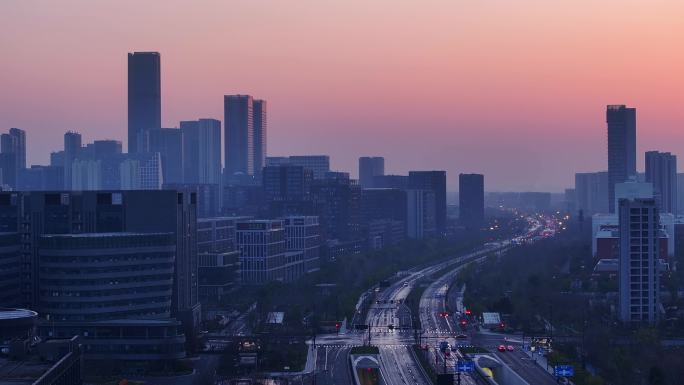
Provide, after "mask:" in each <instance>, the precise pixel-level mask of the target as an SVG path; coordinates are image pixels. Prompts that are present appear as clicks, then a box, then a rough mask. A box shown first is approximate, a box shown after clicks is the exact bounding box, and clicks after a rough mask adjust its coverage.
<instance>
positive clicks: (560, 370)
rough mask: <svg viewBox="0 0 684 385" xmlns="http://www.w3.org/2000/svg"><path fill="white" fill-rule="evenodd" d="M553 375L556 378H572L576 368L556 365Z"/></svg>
mask: <svg viewBox="0 0 684 385" xmlns="http://www.w3.org/2000/svg"><path fill="white" fill-rule="evenodd" d="M553 375H554V376H556V377H572V376H574V375H575V368H574V367H573V366H572V365H556V366H554V367H553Z"/></svg>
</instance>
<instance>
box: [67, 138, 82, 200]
mask: <svg viewBox="0 0 684 385" xmlns="http://www.w3.org/2000/svg"><path fill="white" fill-rule="evenodd" d="M80 153H81V134H79V133H78V132H73V131H69V132H67V133H66V134H64V189H65V190H71V174H72V171H71V166H72V164H73V163H74V161H75V160H76V158H78V157H79V155H80Z"/></svg>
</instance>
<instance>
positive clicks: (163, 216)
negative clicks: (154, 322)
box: [0, 190, 199, 335]
mask: <svg viewBox="0 0 684 385" xmlns="http://www.w3.org/2000/svg"><path fill="white" fill-rule="evenodd" d="M196 200H197V197H196V195H195V194H193V193H188V192H184V191H171V190H158V191H114V192H112V191H83V192H63V193H58V192H26V193H11V192H7V193H0V213H2V214H1V215H0V230H1V231H5V232H19V233H20V234H21V238H20V240H21V252H22V268H23V270H22V278H23V282H22V302H23V303H25V304H26V305H27V306H31V307H34V308H35V306H36V305H37V304H39V303H40V295H41V294H40V293H41V291H40V283H39V282H40V281H39V272H40V250H41V246H40V242H39V241H40V238H41V236H43V235H47V234H83V233H87V234H90V233H125V232H130V233H146V234H147V233H173V234H174V236H175V243H174V245H175V248H174V253H175V259H174V268H173V274H174V275H173V283H174V285H173V295H172V297H171V314H172V316H173V317H176V318H178V319H180V320H181V321H183V324H184V327H185V330H186V334H188V335H192V333H194V331H196V330H197V328H198V325H199V302H198V296H197V241H196V223H197V219H196V209H197V208H196ZM109 239H112V238H109Z"/></svg>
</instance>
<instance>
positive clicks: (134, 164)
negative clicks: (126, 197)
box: [119, 152, 164, 190]
mask: <svg viewBox="0 0 684 385" xmlns="http://www.w3.org/2000/svg"><path fill="white" fill-rule="evenodd" d="M119 173H120V174H119V175H120V178H121V190H159V189H161V188H162V182H163V179H164V177H163V175H162V165H161V155H160V154H159V153H158V152H153V153H137V154H127V155H126V157H125V158H124V159H123V160H122V161H121V164H120V165H119Z"/></svg>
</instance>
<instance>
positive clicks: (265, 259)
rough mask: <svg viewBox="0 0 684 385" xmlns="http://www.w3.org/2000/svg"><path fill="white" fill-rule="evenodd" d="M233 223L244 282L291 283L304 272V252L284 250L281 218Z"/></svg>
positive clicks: (283, 231)
mask: <svg viewBox="0 0 684 385" xmlns="http://www.w3.org/2000/svg"><path fill="white" fill-rule="evenodd" d="M236 226H237V230H236V240H237V246H238V249H239V250H240V276H241V281H242V283H243V284H245V285H263V284H265V283H268V282H273V281H281V282H290V281H293V280H295V279H297V278H299V277H300V276H301V275H302V274H304V257H303V252H302V251H287V239H286V235H285V227H284V225H283V221H281V220H249V221H240V222H237V225H236Z"/></svg>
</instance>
